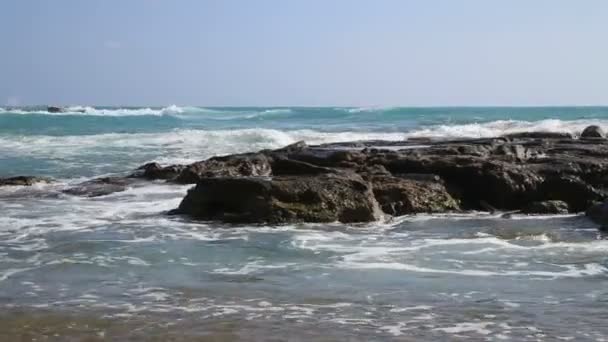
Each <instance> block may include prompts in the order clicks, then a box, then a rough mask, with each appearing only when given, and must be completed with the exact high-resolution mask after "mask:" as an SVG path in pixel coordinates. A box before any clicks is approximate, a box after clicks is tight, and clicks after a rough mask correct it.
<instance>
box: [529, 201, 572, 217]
mask: <svg viewBox="0 0 608 342" xmlns="http://www.w3.org/2000/svg"><path fill="white" fill-rule="evenodd" d="M569 211H570V209H569V206H568V203H566V202H564V201H558V200H549V201H541V202H532V203H530V204H528V205H527V206H526V207H524V209H523V210H522V212H523V213H525V214H567V213H568V212H569Z"/></svg>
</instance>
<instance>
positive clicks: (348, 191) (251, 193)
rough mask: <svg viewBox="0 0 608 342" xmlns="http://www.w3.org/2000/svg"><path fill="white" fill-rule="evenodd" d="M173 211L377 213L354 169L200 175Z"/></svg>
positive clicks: (276, 218) (243, 216)
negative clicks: (343, 171) (307, 173)
mask: <svg viewBox="0 0 608 342" xmlns="http://www.w3.org/2000/svg"><path fill="white" fill-rule="evenodd" d="M173 213H174V214H188V215H190V216H192V217H194V218H197V219H202V220H220V221H224V222H233V223H243V222H249V223H251V222H254V223H271V224H276V223H290V222H334V221H340V222H343V223H350V222H368V221H374V220H377V219H378V218H379V217H380V210H379V208H378V204H377V202H376V200H375V199H374V195H373V192H372V189H371V187H370V186H369V183H367V182H365V181H364V180H363V179H362V178H361V177H360V176H358V175H356V174H353V173H351V174H341V175H335V174H323V175H318V176H280V177H275V178H273V179H264V178H249V177H247V178H243V177H241V178H238V177H232V178H226V177H221V178H217V177H211V178H203V179H201V180H200V181H199V182H198V183H197V185H196V187H194V188H193V189H191V190H189V191H188V194H187V195H186V197H185V198H184V200H183V201H182V203H181V204H180V205H179V208H178V209H177V210H175V211H174V212H173Z"/></svg>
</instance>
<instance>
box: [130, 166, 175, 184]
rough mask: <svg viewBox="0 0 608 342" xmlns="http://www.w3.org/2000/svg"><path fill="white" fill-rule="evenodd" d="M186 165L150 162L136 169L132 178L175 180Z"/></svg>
mask: <svg viewBox="0 0 608 342" xmlns="http://www.w3.org/2000/svg"><path fill="white" fill-rule="evenodd" d="M185 168H186V167H185V166H183V165H170V166H161V165H160V164H158V163H148V164H145V165H142V166H140V167H139V168H137V170H135V173H133V174H131V175H130V176H129V177H130V178H144V179H148V180H155V179H166V180H173V179H175V178H177V176H179V174H180V173H181V172H182V171H183V170H184V169H185Z"/></svg>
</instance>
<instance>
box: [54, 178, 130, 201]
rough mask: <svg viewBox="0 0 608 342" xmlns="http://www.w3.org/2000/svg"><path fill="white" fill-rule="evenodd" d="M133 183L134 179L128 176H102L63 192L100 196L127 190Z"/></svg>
mask: <svg viewBox="0 0 608 342" xmlns="http://www.w3.org/2000/svg"><path fill="white" fill-rule="evenodd" d="M131 183H132V181H130V180H129V179H127V178H122V177H102V178H97V179H93V180H90V181H86V182H82V183H80V184H78V185H76V186H73V187H71V188H69V189H66V190H63V193H66V194H69V195H74V196H85V197H99V196H105V195H109V194H112V193H115V192H121V191H125V190H127V189H128V187H129V185H130V184H131Z"/></svg>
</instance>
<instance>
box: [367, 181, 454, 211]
mask: <svg viewBox="0 0 608 342" xmlns="http://www.w3.org/2000/svg"><path fill="white" fill-rule="evenodd" d="M417 176H418V177H416V178H419V177H420V175H417ZM371 181H372V187H373V192H374V196H375V197H376V200H377V201H378V203H379V204H380V207H381V208H382V211H384V212H385V213H387V214H390V215H393V216H400V215H406V214H415V213H440V212H447V211H454V210H459V209H460V208H459V206H458V202H456V201H455V200H454V198H452V196H451V195H450V194H449V193H448V192H447V190H446V188H445V186H444V185H443V184H442V183H441V182H440V181H438V177H436V176H433V175H428V176H427V177H424V178H422V177H420V178H419V179H418V180H416V179H407V178H400V177H393V176H382V175H380V176H373V177H372V178H371Z"/></svg>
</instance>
